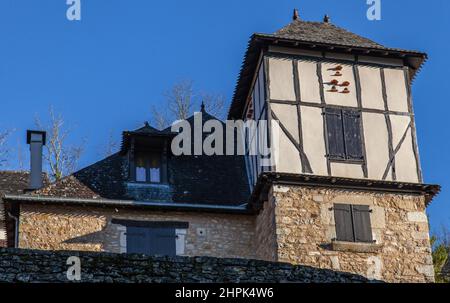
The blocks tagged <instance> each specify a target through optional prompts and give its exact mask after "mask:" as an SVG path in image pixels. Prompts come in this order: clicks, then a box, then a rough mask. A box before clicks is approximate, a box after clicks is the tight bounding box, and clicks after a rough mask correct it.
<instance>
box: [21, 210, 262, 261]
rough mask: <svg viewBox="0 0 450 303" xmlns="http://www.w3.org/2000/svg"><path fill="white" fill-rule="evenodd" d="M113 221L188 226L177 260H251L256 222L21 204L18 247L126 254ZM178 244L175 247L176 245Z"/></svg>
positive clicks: (225, 217) (123, 235)
mask: <svg viewBox="0 0 450 303" xmlns="http://www.w3.org/2000/svg"><path fill="white" fill-rule="evenodd" d="M112 219H129V220H142V221H181V222H188V223H189V228H188V229H187V230H186V231H185V232H184V233H183V234H180V235H179V239H180V240H181V241H182V243H180V247H178V245H177V250H178V249H182V251H181V255H186V256H199V255H200V256H212V257H227V258H237V257H239V258H255V250H254V242H255V241H254V238H255V227H254V223H255V222H254V216H250V215H237V214H214V213H200V212H162V211H145V210H130V209H114V208H99V207H82V206H77V207H75V206H64V207H60V206H58V207H57V206H51V205H29V204H23V205H22V206H21V213H20V226H19V231H20V233H19V235H20V236H19V247H20V248H26V249H41V250H82V251H105V252H112V253H121V252H126V228H125V226H122V225H119V224H112V223H111V220H112ZM177 244H178V243H177Z"/></svg>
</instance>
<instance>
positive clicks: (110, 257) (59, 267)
mask: <svg viewBox="0 0 450 303" xmlns="http://www.w3.org/2000/svg"><path fill="white" fill-rule="evenodd" d="M72 256H76V257H78V258H79V261H80V269H81V275H80V278H81V280H80V281H69V280H68V278H67V271H68V269H69V267H70V266H71V265H67V260H68V258H69V257H72ZM72 262H73V261H72ZM69 264H73V263H69ZM0 282H66V283H67V282H71V283H74V282H75V283H76V282H82V283H96V282H103V283H104V282H106V283H112V282H114V283H150V282H156V283H158V282H170V283H172V282H178V283H179V282H184V283H195V282H219V283H221V282H231V283H238V282H303V283H309V282H314V283H326V282H341V283H342V282H344V283H345V282H347V283H350V282H368V281H367V279H365V278H364V277H362V276H359V275H354V274H348V273H342V272H339V271H332V270H326V269H318V268H312V267H308V266H293V265H290V264H283V263H275V262H265V261H256V260H248V259H247V260H245V259H220V258H211V257H150V256H144V255H135V254H130V255H128V254H110V253H92V252H77V251H70V252H48V251H32V250H21V249H2V248H0Z"/></svg>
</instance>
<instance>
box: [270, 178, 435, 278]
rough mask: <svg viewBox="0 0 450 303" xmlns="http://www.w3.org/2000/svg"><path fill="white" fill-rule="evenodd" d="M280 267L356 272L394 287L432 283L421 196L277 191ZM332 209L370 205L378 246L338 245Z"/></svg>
mask: <svg viewBox="0 0 450 303" xmlns="http://www.w3.org/2000/svg"><path fill="white" fill-rule="evenodd" d="M270 196H271V201H272V203H274V206H272V207H274V209H275V214H274V215H275V222H276V223H275V224H276V230H277V239H278V259H277V261H281V262H290V263H293V264H304V265H310V266H316V267H319V268H329V269H335V270H341V271H346V272H353V273H357V274H360V275H364V276H366V277H369V278H374V279H380V280H383V281H389V282H433V281H434V271H433V263H432V257H431V248H430V241H429V231H428V222H427V216H426V214H425V201H424V197H422V196H413V195H400V194H385V193H369V192H354V191H348V190H332V189H317V188H305V187H297V186H279V185H275V186H274V187H273V188H272V193H271V194H270ZM333 203H346V204H361V205H369V206H370V208H371V209H372V213H371V215H370V216H371V225H372V232H373V238H374V239H375V240H376V242H375V243H374V244H353V245H352V244H349V243H341V244H340V246H338V245H337V244H338V243H337V242H335V243H334V244H336V245H334V246H333V245H332V243H333V241H332V240H333V239H334V238H336V232H335V223H334V212H333V209H332V207H333Z"/></svg>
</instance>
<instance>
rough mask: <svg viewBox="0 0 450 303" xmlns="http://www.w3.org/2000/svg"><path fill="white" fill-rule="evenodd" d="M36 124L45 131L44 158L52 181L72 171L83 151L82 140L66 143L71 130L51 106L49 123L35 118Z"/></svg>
mask: <svg viewBox="0 0 450 303" xmlns="http://www.w3.org/2000/svg"><path fill="white" fill-rule="evenodd" d="M36 126H37V127H38V128H40V129H43V130H46V131H47V143H46V145H45V151H44V155H43V157H44V160H45V162H46V164H47V167H48V171H49V174H50V177H51V178H52V179H53V180H54V181H58V180H61V179H62V178H63V177H64V176H67V175H69V174H71V173H73V172H74V171H75V170H76V168H77V164H78V161H79V159H80V157H81V155H82V153H83V151H84V143H85V142H84V141H85V140H83V142H82V143H80V144H78V145H68V144H67V142H66V139H67V137H68V136H69V135H70V133H71V131H70V130H68V129H66V128H65V125H64V119H63V117H62V115H61V114H55V113H54V111H53V108H50V110H49V123H48V124H46V125H44V124H42V123H41V121H40V120H39V118H36Z"/></svg>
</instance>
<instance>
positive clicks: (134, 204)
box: [3, 195, 251, 214]
mask: <svg viewBox="0 0 450 303" xmlns="http://www.w3.org/2000/svg"><path fill="white" fill-rule="evenodd" d="M3 200H4V201H5V203H7V204H48V205H61V206H64V205H74V206H82V207H89V206H95V207H104V208H131V209H146V210H164V211H193V212H211V213H233V214H251V211H250V210H249V208H248V205H247V204H242V205H238V206H226V205H213V204H195V203H172V202H148V201H134V200H110V199H78V198H62V197H49V196H33V195H5V196H4V198H3Z"/></svg>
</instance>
